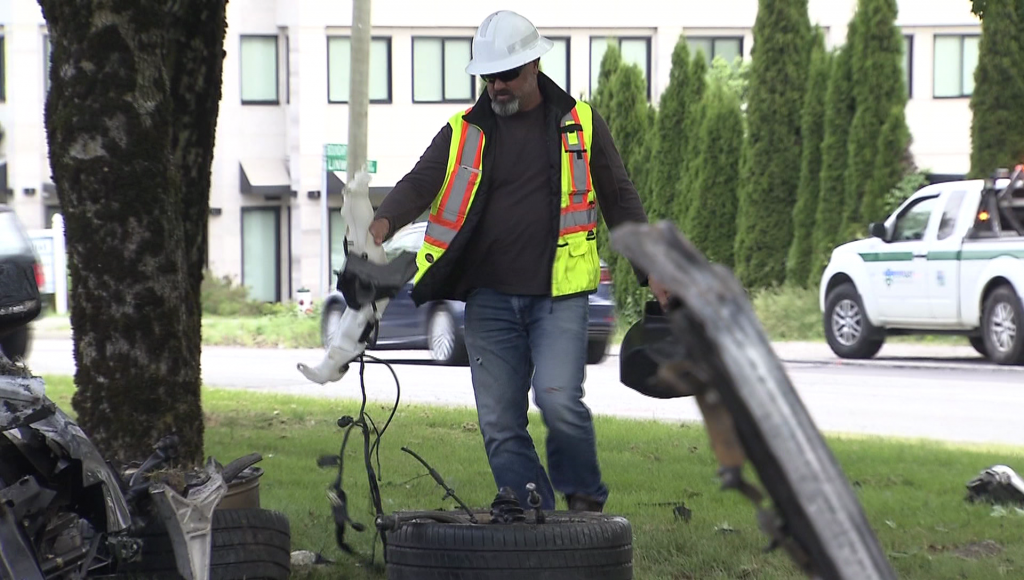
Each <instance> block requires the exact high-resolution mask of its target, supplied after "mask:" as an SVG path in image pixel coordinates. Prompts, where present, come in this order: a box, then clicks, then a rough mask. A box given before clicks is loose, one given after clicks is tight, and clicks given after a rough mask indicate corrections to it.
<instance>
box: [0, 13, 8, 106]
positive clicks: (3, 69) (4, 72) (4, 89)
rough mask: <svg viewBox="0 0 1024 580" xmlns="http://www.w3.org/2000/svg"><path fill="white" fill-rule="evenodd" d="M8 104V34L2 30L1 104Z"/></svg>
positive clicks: (0, 43)
mask: <svg viewBox="0 0 1024 580" xmlns="http://www.w3.org/2000/svg"><path fill="white" fill-rule="evenodd" d="M6 102H7V34H6V33H5V32H4V31H3V30H0V103H6Z"/></svg>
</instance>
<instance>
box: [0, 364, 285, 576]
mask: <svg viewBox="0 0 1024 580" xmlns="http://www.w3.org/2000/svg"><path fill="white" fill-rule="evenodd" d="M0 431H2V435H0V580H44V579H45V580H50V579H61V580H72V579H79V578H152V577H161V578H181V579H184V580H206V579H210V578H219V579H222V580H228V579H232V578H250V579H254V578H267V579H283V578H287V577H288V574H289V560H288V558H289V551H290V534H289V529H288V521H287V520H286V519H284V517H283V515H281V514H278V513H276V512H271V511H269V510H260V509H251V508H246V509H217V508H218V504H219V503H220V502H221V501H222V499H223V498H224V496H225V493H226V491H227V490H228V486H229V484H230V483H231V482H232V481H233V480H235V479H236V478H237V477H239V476H240V475H242V474H243V473H245V472H247V471H248V470H251V468H252V466H253V464H254V463H256V462H257V461H259V460H260V456H259V455H258V454H252V455H249V456H246V457H242V458H239V459H238V460H236V461H233V462H231V463H229V464H228V465H226V466H221V465H220V464H219V463H217V461H216V460H215V459H213V458H210V459H208V460H207V463H206V465H205V466H204V468H203V469H196V470H192V471H185V472H183V473H182V472H179V473H182V475H183V477H181V478H180V479H181V480H183V481H177V482H175V481H174V478H170V477H154V474H155V473H156V472H158V471H161V470H164V468H166V467H167V466H168V465H169V464H170V463H171V462H172V460H173V458H174V457H175V456H176V444H177V440H176V438H175V437H174V436H169V437H166V438H164V439H162V440H161V441H159V442H158V443H157V444H156V446H155V450H154V453H153V454H152V456H150V457H149V458H148V459H147V460H146V461H144V462H142V463H141V464H137V463H132V464H129V465H126V466H124V468H123V469H122V470H115V469H114V468H113V467H112V466H111V465H110V464H109V463H108V462H107V461H106V460H104V458H103V456H102V455H101V454H100V452H99V451H98V450H97V448H96V447H95V446H94V445H93V443H92V442H91V441H90V440H89V438H88V436H87V435H86V434H85V433H84V432H83V431H82V430H81V428H80V427H79V426H78V425H77V424H76V423H75V422H74V421H73V420H72V419H71V418H70V417H69V416H68V415H66V414H65V413H64V412H63V411H62V410H61V409H60V408H59V407H58V406H57V405H56V404H54V402H53V401H51V400H50V399H49V398H48V397H47V396H46V394H45V392H44V384H43V381H42V379H40V378H38V377H33V376H31V375H30V374H29V373H28V372H27V371H26V370H25V369H24V368H23V367H20V366H16V365H13V364H12V363H10V361H8V360H7V359H6V357H3V356H2V355H0ZM240 524H250V525H247V526H241V525H240ZM243 528H248V531H246V530H244V529H243ZM253 528H259V529H257V530H256V532H253V531H252V529H253ZM254 533H255V534H256V535H259V534H260V533H263V534H264V535H266V534H271V535H272V536H273V539H272V541H271V540H268V541H267V542H266V543H264V545H255V544H252V538H253V536H254ZM214 536H217V537H218V541H216V542H213V541H212V538H213V537H214Z"/></svg>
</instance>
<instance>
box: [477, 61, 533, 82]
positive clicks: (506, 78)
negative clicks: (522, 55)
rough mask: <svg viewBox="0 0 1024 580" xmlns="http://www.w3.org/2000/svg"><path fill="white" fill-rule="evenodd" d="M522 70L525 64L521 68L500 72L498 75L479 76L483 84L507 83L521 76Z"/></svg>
mask: <svg viewBox="0 0 1024 580" xmlns="http://www.w3.org/2000/svg"><path fill="white" fill-rule="evenodd" d="M524 68H526V65H525V64H524V65H522V66H517V67H516V68H512V69H509V70H504V71H501V72H499V73H491V74H486V75H480V78H482V79H484V82H488V83H493V82H494V81H501V82H503V83H508V82H512V81H514V80H516V79H517V78H519V75H520V74H522V72H523V69H524Z"/></svg>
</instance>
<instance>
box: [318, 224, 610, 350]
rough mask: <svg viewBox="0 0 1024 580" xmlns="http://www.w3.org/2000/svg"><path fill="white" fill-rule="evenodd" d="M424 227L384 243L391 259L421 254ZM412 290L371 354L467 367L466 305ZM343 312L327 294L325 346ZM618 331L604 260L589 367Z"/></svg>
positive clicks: (404, 293)
mask: <svg viewBox="0 0 1024 580" xmlns="http://www.w3.org/2000/svg"><path fill="white" fill-rule="evenodd" d="M426 227H427V222H416V223H412V224H409V225H408V226H406V227H404V228H402V229H401V230H399V231H397V232H395V235H394V237H392V238H391V239H390V240H388V241H387V242H385V243H384V250H385V252H386V253H387V255H388V259H391V258H392V257H394V256H395V255H397V254H398V253H399V252H402V251H407V252H416V251H418V250H419V248H420V245H421V244H422V243H423V236H424V234H425V233H426ZM411 290H412V283H411V282H410V283H408V284H406V285H405V287H404V288H402V290H401V291H400V292H399V293H398V295H397V296H395V298H394V300H391V301H390V302H389V303H388V307H387V309H386V310H385V311H384V316H383V317H382V318H381V321H380V327H379V329H378V335H377V337H376V342H375V343H374V344H373V345H372V346H371V347H370V348H369V350H406V349H408V350H415V349H426V350H429V351H430V355H431V358H433V359H434V360H435V361H437V362H440V363H444V364H465V363H466V362H467V360H468V355H467V353H466V344H465V342H464V340H463V337H464V324H465V308H466V304H465V303H464V302H460V301H457V300H438V301H436V302H430V303H427V304H424V305H423V306H421V307H417V306H416V304H415V303H414V302H413V301H412V297H411V296H410V294H409V293H410V292H411ZM344 311H345V298H344V297H343V296H342V295H341V293H340V292H333V293H332V294H331V295H330V296H328V298H327V301H326V303H325V306H324V309H323V315H322V316H323V319H322V323H321V333H322V335H323V336H322V340H323V344H325V345H326V344H328V340H327V337H328V336H329V334H330V333H331V332H333V329H334V328H336V327H337V325H338V324H339V322H340V321H341V315H342V313H343V312H344ZM614 329H615V302H614V300H613V294H612V280H611V276H610V274H609V271H608V267H607V266H606V265H605V264H604V263H603V262H602V263H601V285H600V286H599V288H598V291H597V292H596V293H594V294H591V295H590V324H589V335H590V338H589V341H588V343H587V364H598V363H600V362H601V361H603V360H604V359H605V356H606V354H607V352H608V341H609V339H610V337H611V334H612V332H613V331H614Z"/></svg>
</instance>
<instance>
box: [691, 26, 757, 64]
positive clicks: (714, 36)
mask: <svg viewBox="0 0 1024 580" xmlns="http://www.w3.org/2000/svg"><path fill="white" fill-rule="evenodd" d="M690 40H710V41H711V52H712V54H710V55H705V57H706V58H707V64H708V67H709V68H710V67H711V63H713V62H714V61H715V54H714V51H715V41H716V40H738V41H740V60H743V58H744V57H743V49H744V46H743V45H744V41H745V40H746V38H745V37H744V36H743V35H742V34H741V35H738V36H731V35H726V34H698V35H695V36H686V41H687V48H689V41H690ZM690 52H691V54H690V58H693V57H694V56H696V53H695V52H693V51H692V50H691V51H690ZM729 64H732V63H729Z"/></svg>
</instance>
